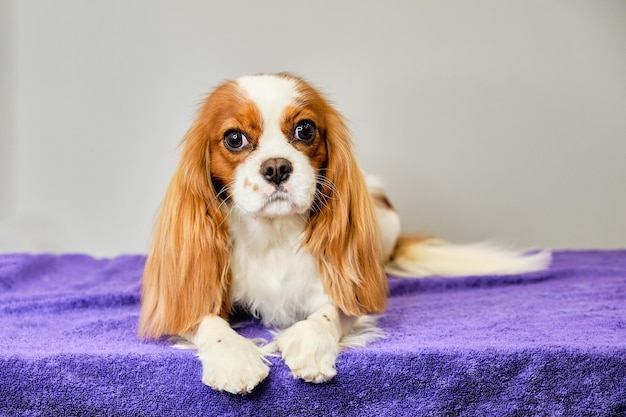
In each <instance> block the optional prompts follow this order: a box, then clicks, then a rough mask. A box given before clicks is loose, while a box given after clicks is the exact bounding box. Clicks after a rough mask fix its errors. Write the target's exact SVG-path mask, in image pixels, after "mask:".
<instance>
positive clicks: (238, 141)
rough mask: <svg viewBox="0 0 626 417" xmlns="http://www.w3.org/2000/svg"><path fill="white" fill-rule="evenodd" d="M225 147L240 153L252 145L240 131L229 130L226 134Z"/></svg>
mask: <svg viewBox="0 0 626 417" xmlns="http://www.w3.org/2000/svg"><path fill="white" fill-rule="evenodd" d="M224 145H226V147H227V148H228V149H230V150H231V151H233V152H239V151H240V150H242V149H243V148H245V147H246V146H248V145H250V142H248V138H246V135H244V134H243V133H241V132H240V131H238V130H229V131H228V132H226V133H225V134H224Z"/></svg>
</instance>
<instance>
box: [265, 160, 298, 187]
mask: <svg viewBox="0 0 626 417" xmlns="http://www.w3.org/2000/svg"><path fill="white" fill-rule="evenodd" d="M292 172H293V165H291V162H289V160H287V159H285V158H272V159H268V160H267V161H265V162H263V164H262V165H261V175H263V178H265V179H266V180H267V181H268V182H271V183H274V184H276V186H279V185H280V184H282V183H283V182H285V181H287V180H288V179H289V176H290V175H291V173H292Z"/></svg>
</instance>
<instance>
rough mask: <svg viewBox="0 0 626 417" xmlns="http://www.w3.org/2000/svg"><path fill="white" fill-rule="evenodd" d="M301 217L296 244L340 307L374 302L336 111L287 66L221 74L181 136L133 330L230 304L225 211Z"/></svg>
mask: <svg viewBox="0 0 626 417" xmlns="http://www.w3.org/2000/svg"><path fill="white" fill-rule="evenodd" d="M231 210H237V211H238V214H240V215H249V216H255V217H263V218H272V219H280V218H281V217H284V216H302V217H304V218H306V219H307V222H306V227H305V230H304V231H303V232H304V239H303V245H305V246H306V249H307V250H309V251H310V252H311V254H312V255H313V256H314V257H315V259H316V260H317V267H318V270H319V273H320V276H321V278H322V279H323V280H324V287H325V290H326V292H327V293H328V294H329V296H330V297H331V299H332V300H333V302H334V303H335V304H336V305H337V306H338V307H339V308H341V309H342V310H343V311H344V313H346V314H349V315H361V314H364V313H368V312H379V311H382V310H383V309H384V307H385V299H386V280H385V276H384V272H383V269H382V262H381V260H382V256H381V253H380V240H379V231H378V229H377V222H376V219H375V217H374V210H373V207H372V202H371V200H370V197H369V195H368V192H367V189H366V187H365V183H364V180H363V177H362V174H361V172H360V170H359V167H358V165H357V163H356V160H355V158H354V155H353V152H352V145H351V140H350V135H349V132H348V129H347V128H346V125H345V122H344V120H343V118H342V117H341V115H340V114H339V113H338V112H337V111H336V110H335V109H334V108H333V107H332V106H331V105H330V104H329V102H328V101H327V100H326V99H325V98H324V97H323V96H322V95H321V94H320V93H319V92H318V91H317V90H316V89H315V88H313V87H312V86H311V85H310V84H308V83H307V82H305V81H304V80H302V79H301V78H298V77H295V76H293V75H290V74H276V75H256V76H248V77H242V78H239V79H237V80H233V81H229V82H226V83H224V84H222V85H221V86H219V87H218V88H216V89H215V91H214V92H213V93H212V94H210V95H209V97H208V98H207V100H206V101H205V103H204V106H203V107H202V109H201V111H200V113H199V116H198V117H197V119H196V121H195V122H194V124H193V125H192V127H191V129H190V130H189V131H188V133H187V134H186V136H185V138H184V139H183V151H182V155H181V159H180V163H179V166H178V169H177V170H176V173H175V174H174V178H173V179H172V182H171V183H170V186H169V188H168V191H167V194H166V197H165V200H164V203H163V206H162V209H161V213H160V215H159V220H158V223H157V227H156V231H155V237H154V241H153V244H152V248H151V251H150V255H149V257H148V260H147V264H146V269H145V272H144V278H143V291H142V297H143V300H142V318H141V324H140V333H141V334H143V335H144V336H159V335H161V334H174V333H183V332H186V331H189V330H191V329H193V327H194V326H195V325H196V324H197V323H198V322H199V321H200V320H201V319H202V317H203V316H205V315H207V314H219V315H222V316H224V315H227V314H228V312H229V311H230V294H229V291H230V282H231V274H230V268H229V261H230V244H231V241H230V236H229V233H228V230H229V229H228V227H229V213H230V211H231Z"/></svg>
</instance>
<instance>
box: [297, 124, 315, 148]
mask: <svg viewBox="0 0 626 417" xmlns="http://www.w3.org/2000/svg"><path fill="white" fill-rule="evenodd" d="M293 138H294V139H296V140H299V141H300V142H305V143H306V142H311V141H313V139H315V123H313V122H312V121H310V120H303V121H301V122H300V123H298V124H297V125H296V129H295V130H294V132H293Z"/></svg>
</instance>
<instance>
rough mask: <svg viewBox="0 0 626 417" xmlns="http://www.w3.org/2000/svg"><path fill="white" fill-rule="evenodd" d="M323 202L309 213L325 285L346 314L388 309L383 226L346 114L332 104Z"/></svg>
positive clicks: (312, 246)
mask: <svg viewBox="0 0 626 417" xmlns="http://www.w3.org/2000/svg"><path fill="white" fill-rule="evenodd" d="M328 107H329V109H328V112H329V113H328V119H327V122H328V125H327V129H326V132H325V134H326V145H327V152H328V158H327V159H328V160H327V166H326V169H325V170H324V172H323V175H324V177H325V178H324V179H323V180H322V181H321V183H324V184H326V186H323V187H322V189H321V194H322V196H321V199H320V201H319V204H317V206H321V208H320V209H319V210H318V211H317V212H315V213H313V214H312V215H311V217H310V219H309V225H308V230H307V240H306V243H307V247H308V248H309V250H310V251H311V252H312V253H313V254H314V256H315V258H316V259H317V263H318V268H319V269H320V271H321V273H322V274H323V276H324V286H325V289H326V291H327V293H328V294H329V295H330V297H331V298H332V300H333V302H334V303H335V305H336V306H337V307H339V308H340V309H341V310H342V311H343V312H344V313H345V314H348V315H352V316H360V315H363V314H367V313H378V312H382V311H384V310H385V307H386V300H387V293H388V285H387V278H386V276H385V273H384V270H383V259H382V258H383V255H382V250H381V246H380V231H379V229H378V222H377V221H376V217H375V211H374V206H373V203H372V200H371V198H370V196H369V193H368V190H367V187H366V185H365V180H364V178H363V174H362V173H361V170H360V169H359V166H358V164H357V161H356V159H355V157H354V154H353V151H352V144H351V140H350V135H349V132H348V129H347V127H346V125H345V122H344V121H343V118H342V117H341V115H340V114H339V113H338V112H337V111H336V110H334V109H333V108H332V107H330V106H328ZM329 184H330V185H329Z"/></svg>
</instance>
